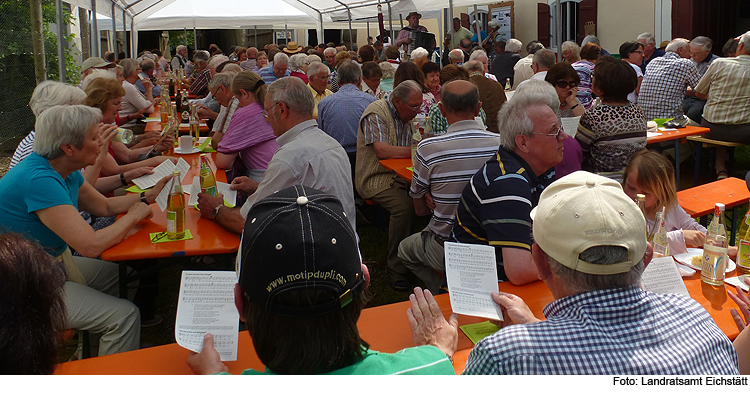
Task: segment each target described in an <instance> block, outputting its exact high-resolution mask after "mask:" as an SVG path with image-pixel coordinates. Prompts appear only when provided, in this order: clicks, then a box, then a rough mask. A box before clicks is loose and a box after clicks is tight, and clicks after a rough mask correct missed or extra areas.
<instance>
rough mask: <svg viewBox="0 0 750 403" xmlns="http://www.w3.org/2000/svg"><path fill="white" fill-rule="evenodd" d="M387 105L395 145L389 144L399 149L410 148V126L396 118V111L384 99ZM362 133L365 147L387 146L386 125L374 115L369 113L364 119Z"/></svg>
mask: <svg viewBox="0 0 750 403" xmlns="http://www.w3.org/2000/svg"><path fill="white" fill-rule="evenodd" d="M384 99H385V102H386V104H387V105H388V110H389V111H390V112H391V116H392V117H393V124H394V126H396V144H389V145H392V146H399V147H411V136H412V133H411V126H410V125H409V122H404V121H402V120H401V118H400V117H399V116H398V111H397V110H396V108H394V107H393V104H392V103H391V100H390V99H388V98H387V97H386V98H384ZM362 132H363V134H364V135H365V145H368V146H369V145H372V143H386V144H388V134H389V131H388V124H387V123H386V122H385V121H384V120H383V119H382V118H381V117H380V116H378V114H376V113H371V114H369V115H367V116H366V117H365V121H364V124H363V125H362Z"/></svg>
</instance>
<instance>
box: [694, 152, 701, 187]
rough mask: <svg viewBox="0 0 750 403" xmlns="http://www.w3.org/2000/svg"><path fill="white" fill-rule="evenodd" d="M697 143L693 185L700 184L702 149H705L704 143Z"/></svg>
mask: <svg viewBox="0 0 750 403" xmlns="http://www.w3.org/2000/svg"><path fill="white" fill-rule="evenodd" d="M696 144H697V146H698V147H696V150H695V172H694V173H693V186H698V180H699V178H698V173H699V172H700V167H701V150H702V149H703V144H701V143H696Z"/></svg>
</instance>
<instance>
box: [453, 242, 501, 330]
mask: <svg viewBox="0 0 750 403" xmlns="http://www.w3.org/2000/svg"><path fill="white" fill-rule="evenodd" d="M444 246H445V277H446V279H447V281H448V289H449V290H450V299H451V308H452V309H453V312H455V313H459V314H462V315H470V316H480V317H483V318H489V319H497V320H503V314H502V312H501V311H500V305H498V304H496V303H495V301H493V300H492V296H491V294H492V293H493V292H497V291H498V286H497V263H495V248H494V247H492V246H487V245H474V244H468V243H454V242H446V243H445V245H444Z"/></svg>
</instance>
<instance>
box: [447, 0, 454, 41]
mask: <svg viewBox="0 0 750 403" xmlns="http://www.w3.org/2000/svg"><path fill="white" fill-rule="evenodd" d="M448 27H450V28H448ZM446 31H450V33H451V45H452V44H453V42H455V41H454V40H453V36H455V35H456V33H455V32H454V31H453V0H448V26H447V27H446ZM445 51H446V52H450V51H451V49H446V50H445Z"/></svg>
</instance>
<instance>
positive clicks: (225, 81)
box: [208, 71, 237, 91]
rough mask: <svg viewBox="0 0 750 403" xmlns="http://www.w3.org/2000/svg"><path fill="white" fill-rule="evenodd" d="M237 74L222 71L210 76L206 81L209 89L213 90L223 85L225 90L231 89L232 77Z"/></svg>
mask: <svg viewBox="0 0 750 403" xmlns="http://www.w3.org/2000/svg"><path fill="white" fill-rule="evenodd" d="M236 76H237V73H231V72H224V71H222V72H221V73H217V74H216V75H214V76H213V77H212V78H211V81H209V82H208V88H209V89H211V90H215V89H217V88H219V87H220V86H222V85H223V86H224V87H225V88H226V89H227V90H229V91H231V90H232V81H234V77H236Z"/></svg>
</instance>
